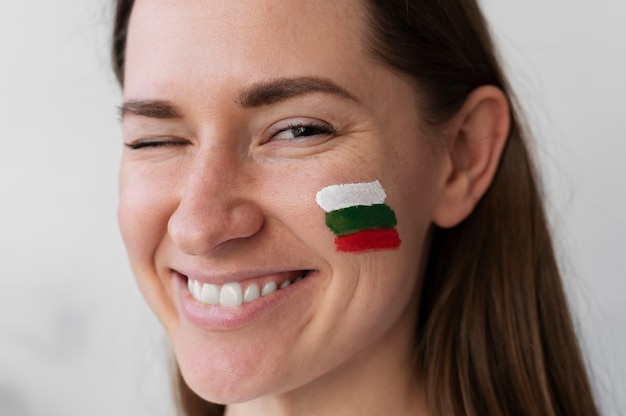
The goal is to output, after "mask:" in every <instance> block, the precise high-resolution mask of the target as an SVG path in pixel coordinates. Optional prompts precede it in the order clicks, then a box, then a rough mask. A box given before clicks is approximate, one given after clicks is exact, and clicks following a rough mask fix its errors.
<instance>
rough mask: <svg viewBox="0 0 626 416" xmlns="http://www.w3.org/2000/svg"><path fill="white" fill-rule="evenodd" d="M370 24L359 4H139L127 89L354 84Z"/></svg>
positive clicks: (150, 0)
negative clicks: (307, 80)
mask: <svg viewBox="0 0 626 416" xmlns="http://www.w3.org/2000/svg"><path fill="white" fill-rule="evenodd" d="M365 22H366V14H365V9H364V6H363V4H362V2H361V1H360V0H341V1H336V0H315V1H302V0H238V1H233V0H213V1H210V2H209V1H204V0H176V1H173V0H138V1H137V2H136V4H135V7H134V9H133V12H132V16H131V21H130V25H129V33H128V41H127V50H126V73H125V79H126V87H127V88H130V89H132V88H142V89H144V90H145V89H146V88H155V87H156V83H163V82H166V83H170V85H171V84H173V83H176V82H177V80H178V81H182V80H185V81H186V84H187V85H189V84H190V83H194V84H196V85H195V87H194V88H197V87H201V85H198V84H203V83H207V85H210V84H212V83H214V81H215V80H225V79H233V80H235V79H240V80H241V79H247V80H248V81H249V82H255V81H259V80H263V79H268V78H276V77H286V76H302V75H321V76H328V75H329V74H333V73H335V74H336V75H337V76H338V77H340V78H341V77H345V78H346V79H350V78H352V77H354V75H355V73H357V72H360V71H362V69H363V62H362V61H363V60H367V59H368V58H369V57H368V54H366V53H365V48H366V47H365V41H364V38H365V36H364V35H365V32H366V27H365ZM190 81H193V82H190ZM179 87H181V86H179Z"/></svg>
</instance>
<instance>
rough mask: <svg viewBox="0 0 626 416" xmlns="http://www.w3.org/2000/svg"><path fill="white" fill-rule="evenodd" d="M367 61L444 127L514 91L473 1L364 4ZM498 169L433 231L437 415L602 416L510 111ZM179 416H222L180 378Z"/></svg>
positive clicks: (428, 343) (426, 338)
mask: <svg viewBox="0 0 626 416" xmlns="http://www.w3.org/2000/svg"><path fill="white" fill-rule="evenodd" d="M366 3H367V7H368V8H369V12H370V13H369V16H370V20H371V21H370V28H371V30H370V33H369V41H370V45H371V52H372V54H373V55H374V56H375V57H377V58H378V59H379V60H380V61H381V62H383V63H384V64H385V65H388V66H389V67H391V68H393V69H394V70H398V71H401V72H403V73H406V74H408V75H410V76H411V77H412V79H413V80H414V81H415V83H416V90H417V91H418V92H419V93H418V96H419V99H420V107H421V108H420V111H423V113H424V114H425V115H426V120H427V121H428V122H429V123H430V124H431V125H432V126H433V127H436V126H437V125H441V124H443V123H445V122H446V121H447V120H449V119H450V118H451V117H452V115H454V114H455V113H456V111H457V110H458V109H459V108H460V107H461V105H462V104H463V102H464V101H465V98H466V97H467V95H468V94H469V93H470V92H471V91H473V90H474V89H476V88H477V87H479V86H482V85H494V86H496V87H498V88H500V89H501V90H502V91H504V93H505V94H506V95H507V96H508V97H509V100H510V101H511V104H513V99H512V94H511V92H510V88H509V86H508V85H507V82H506V79H505V77H504V75H503V73H502V70H501V68H500V66H499V64H498V60H497V58H496V56H495V52H494V51H495V49H494V46H493V43H492V40H491V37H490V35H489V33H488V30H487V25H486V23H485V20H484V17H483V15H482V13H481V11H480V9H479V7H478V5H477V4H476V1H475V0H420V1H409V0H369V1H368V2H366ZM132 6H133V1H132V0H118V1H117V14H116V18H115V26H114V34H113V66H114V70H115V73H116V75H117V78H118V80H119V81H120V83H121V84H123V81H124V77H123V72H124V50H125V43H126V31H127V27H128V20H129V16H130V12H131V9H132ZM511 117H512V125H511V130H510V133H509V137H508V142H507V145H506V148H505V150H504V153H503V155H502V159H501V162H500V166H499V168H498V171H497V173H496V175H495V178H494V180H493V183H492V184H491V187H490V188H489V190H488V191H487V193H486V194H485V195H484V197H483V198H482V200H481V201H480V202H479V204H478V205H477V206H476V208H475V210H474V211H473V213H472V214H471V215H470V216H469V217H468V218H467V219H466V220H465V221H463V222H462V223H461V224H459V225H457V226H456V227H453V228H450V229H442V228H436V229H435V231H434V234H433V240H432V246H431V253H430V258H429V263H428V267H427V270H426V274H425V277H424V282H423V290H422V295H421V300H420V309H419V319H418V326H417V328H416V332H415V334H416V336H415V354H416V356H415V358H416V367H417V368H418V369H419V370H418V371H419V372H420V376H421V377H422V378H423V380H424V384H425V386H426V393H427V398H428V401H429V405H430V407H431V409H432V411H433V413H434V414H435V415H451V414H466V415H475V416H478V415H507V416H509V415H581V416H583V415H584V416H592V415H597V414H598V411H597V409H596V406H595V403H594V400H593V395H592V392H591V388H590V385H589V381H588V378H587V374H586V370H585V366H584V363H583V360H582V357H581V354H580V350H579V347H578V344H577V339H576V335H575V332H574V329H573V326H572V322H571V318H570V314H569V310H568V306H567V302H566V299H565V296H564V293H563V288H562V284H561V278H560V274H559V270H558V267H557V264H556V260H555V255H554V251H553V248H552V242H551V238H550V232H549V227H548V224H547V221H546V216H545V213H544V208H543V203H542V199H541V196H540V192H539V189H538V185H537V179H536V174H535V169H534V167H533V164H532V161H531V158H530V156H529V154H528V151H527V148H526V145H525V140H524V134H523V132H522V129H521V125H520V123H519V118H518V116H517V114H516V110H515V108H514V107H513V108H512V111H511ZM176 378H177V386H178V387H177V391H178V398H179V403H180V404H181V409H183V411H184V412H185V414H186V415H189V416H196V415H221V414H223V409H224V407H223V406H216V405H212V404H209V403H207V402H205V401H203V400H202V399H201V398H199V397H198V396H197V395H195V394H194V393H192V392H191V390H189V388H188V387H187V386H186V385H185V383H184V381H183V380H182V377H181V376H180V372H179V371H178V370H176Z"/></svg>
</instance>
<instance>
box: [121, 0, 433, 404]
mask: <svg viewBox="0 0 626 416" xmlns="http://www.w3.org/2000/svg"><path fill="white" fill-rule="evenodd" d="M365 33H366V27H365V17H364V10H363V6H362V5H361V3H360V2H358V1H356V0H354V1H342V2H335V1H333V0H320V1H316V2H302V1H298V0H259V1H237V2H233V1H230V0H219V1H212V2H210V3H207V2H201V1H191V0H185V1H176V2H172V1H165V0H152V1H146V0H139V1H138V2H137V3H136V5H135V8H134V11H133V14H132V19H131V23H130V28H129V33H128V45H127V51H126V69H125V86H124V101H125V104H124V107H123V131H124V141H125V143H126V144H127V146H126V147H125V149H124V155H123V160H122V166H121V191H120V206H119V222H120V227H121V230H122V234H123V238H124V241H125V244H126V246H127V249H128V254H129V257H130V262H131V265H132V268H133V271H134V273H135V275H136V278H137V281H138V284H139V287H140V289H141V291H142V293H143V295H144V296H145V298H146V300H147V302H148V303H149V305H150V306H151V308H152V309H153V311H154V313H155V314H156V315H157V316H158V318H159V319H160V320H161V322H162V323H163V325H164V326H165V328H166V330H167V333H168V335H169V337H170V338H171V340H172V343H173V348H174V351H175V354H176V356H177V359H178V362H179V365H180V367H181V371H182V373H183V375H184V377H185V379H186V380H187V382H188V383H189V384H190V386H191V387H192V388H193V389H194V390H195V391H196V392H197V393H199V394H200V395H201V396H203V397H204V398H206V399H209V400H212V401H216V402H221V403H228V402H237V401H245V400H249V399H252V398H255V397H259V396H263V395H268V394H273V393H280V392H286V391H290V390H293V389H296V388H298V387H301V386H305V385H307V383H310V382H312V381H314V380H321V379H324V377H337V376H339V375H341V374H348V373H350V371H352V369H353V368H354V366H356V365H357V362H359V360H362V359H363V358H364V357H366V356H368V357H371V356H372V355H373V354H382V351H387V352H389V351H394V350H395V351H400V350H404V349H405V347H404V346H403V345H404V344H408V343H409V339H410V338H411V337H412V333H413V328H414V323H415V314H416V307H417V304H416V301H415V299H416V292H417V291H419V276H420V268H421V263H422V252H423V251H424V250H423V248H424V244H425V240H426V239H427V233H428V230H429V228H430V224H431V222H432V214H433V207H434V205H435V202H436V200H437V197H438V193H439V191H440V188H441V186H442V185H441V183H442V181H441V176H442V175H441V173H440V171H441V166H440V165H441V162H440V159H439V158H438V156H437V153H436V152H435V151H434V149H435V148H436V146H434V145H433V143H428V140H429V139H428V138H426V137H424V134H423V128H422V126H421V124H420V118H419V113H418V111H417V110H416V108H417V106H416V102H415V101H416V100H415V96H414V92H413V91H414V90H413V88H412V86H411V85H410V83H409V82H408V81H407V79H405V78H403V77H401V76H399V75H398V74H396V73H394V72H392V71H391V70H390V69H388V68H386V67H384V66H383V65H381V64H380V63H378V62H377V61H375V60H374V59H373V58H372V57H371V56H370V55H369V54H368V52H367V44H366V36H365ZM430 140H432V139H430ZM373 181H379V182H380V184H381V185H382V187H383V188H384V190H385V191H386V194H387V197H386V199H385V201H384V203H385V204H386V205H387V206H388V207H390V208H391V210H393V211H394V212H395V217H396V219H397V226H396V227H395V228H396V230H397V232H398V234H399V238H400V240H401V243H400V245H399V247H396V246H395V245H394V244H391V245H390V246H389V247H388V248H383V249H378V250H364V251H358V250H357V251H350V250H348V251H340V250H339V249H338V248H337V246H336V244H335V235H334V234H333V232H331V230H330V229H329V227H328V226H327V224H326V217H325V212H324V210H323V209H322V208H321V207H320V206H319V205H318V203H317V202H316V194H317V193H318V192H319V191H320V190H322V189H323V188H325V187H328V186H331V185H337V184H346V183H363V182H373ZM361 196H363V195H361ZM366 196H367V195H366ZM339 197H340V196H337V195H335V196H331V199H333V198H335V200H336V199H337V198H339ZM368 215H369V214H368ZM369 219H370V220H372V221H375V220H376V217H375V215H374V216H373V217H370V218H369ZM298 277H304V279H302V280H299V281H297V282H296V279H297V278H298ZM189 279H192V281H191V284H189ZM286 280H289V281H290V282H291V285H290V286H288V287H285V288H283V289H279V290H277V291H275V292H273V293H269V294H267V295H265V296H261V297H258V298H256V299H254V297H255V294H254V291H255V290H254V289H253V288H251V289H250V291H251V292H252V294H250V293H249V294H248V295H249V296H250V297H251V299H254V300H252V301H250V302H247V303H244V304H242V305H241V306H232V303H239V301H240V299H239V298H238V295H237V292H238V290H240V289H241V291H242V292H245V291H246V289H247V288H248V287H252V286H253V285H254V286H256V287H257V288H258V289H259V290H262V289H263V287H264V286H266V285H267V284H268V283H269V287H271V286H272V284H271V283H272V282H274V283H276V284H277V286H281V285H282V284H283V283H284V282H285V281H286ZM194 281H195V282H194ZM196 282H197V283H196ZM205 284H206V286H203V285H205ZM211 285H213V286H211ZM189 286H191V287H192V289H191V291H193V290H194V289H193V287H194V286H196V289H195V290H197V291H198V293H196V298H200V300H197V299H196V298H194V296H192V294H191V293H190V289H189ZM268 290H269V289H268ZM212 293H213V294H214V295H212ZM220 293H221V300H219V299H220ZM215 302H218V304H217V305H213V304H210V303H215ZM219 302H221V303H222V304H219Z"/></svg>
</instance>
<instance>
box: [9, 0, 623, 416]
mask: <svg viewBox="0 0 626 416" xmlns="http://www.w3.org/2000/svg"><path fill="white" fill-rule="evenodd" d="M483 4H484V7H485V11H486V14H487V15H488V18H489V20H490V21H491V22H492V25H493V31H494V34H495V35H496V38H497V42H498V44H499V45H500V46H501V49H502V53H503V56H504V58H505V62H506V66H507V69H508V71H509V73H510V74H511V77H512V81H513V85H514V86H515V88H516V90H517V92H518V95H519V97H520V101H521V102H522V105H523V106H524V108H525V109H526V113H527V115H528V120H529V124H530V125H531V127H532V129H533V132H534V134H535V137H536V146H535V151H536V153H537V155H538V157H539V159H540V161H541V163H542V171H543V174H544V177H545V182H546V184H547V189H546V193H547V196H548V198H549V210H550V217H551V219H552V222H553V226H554V228H555V231H556V237H557V238H556V240H557V246H558V250H559V253H560V258H561V263H562V266H563V270H564V274H565V280H566V285H567V287H568V291H569V293H570V297H571V301H572V304H573V305H574V307H575V315H576V316H575V321H576V325H577V328H578V330H579V332H580V334H581V336H582V339H583V344H584V348H585V356H586V359H587V360H588V363H589V366H590V369H591V373H592V378H593V382H594V386H595V389H596V393H597V397H598V400H599V402H600V404H601V406H602V409H603V414H606V415H621V414H624V412H626V295H625V294H624V291H625V290H626V279H625V278H626V273H625V272H624V265H623V264H624V258H625V257H626V250H625V249H626V181H625V180H624V176H625V175H626V168H625V167H624V163H623V159H624V158H625V156H626V137H625V134H624V128H623V125H622V122H623V120H624V118H626V105H625V104H624V100H625V99H626V81H625V77H626V75H625V74H626V52H625V51H626V46H625V45H626V1H623V0H596V1H594V2H590V1H588V0H569V1H564V0H541V1H540V0H525V1H517V2H515V4H513V2H504V1H496V0H484V2H483ZM109 9H110V4H109V3H108V2H107V1H104V0H56V1H53V2H52V1H46V0H31V1H28V2H26V1H24V2H18V1H2V2H1V3H0V198H1V199H0V202H1V203H0V274H1V275H2V277H1V278H0V415H2V416H34V415H36V416H56V415H59V416H61V415H65V416H67V415H70V416H73V415H134V416H141V415H146V416H147V415H151V416H153V415H157V416H158V415H170V414H172V409H171V407H170V401H169V396H168V394H169V393H168V389H167V369H166V367H167V353H166V352H165V351H166V345H167V343H166V341H165V337H164V335H163V334H162V332H161V330H160V328H159V327H158V325H157V323H156V322H155V319H154V318H153V317H152V316H151V314H150V313H149V311H148V310H147V308H146V306H145V305H144V304H143V301H142V299H141V297H140V295H139V293H138V291H137V289H136V288H135V286H134V282H133V280H132V277H131V275H130V273H129V270H128V266H127V262H126V259H125V257H124V251H123V247H122V244H121V241H120V238H119V236H118V232H117V225H116V220H115V209H116V198H117V194H116V187H117V183H116V181H117V179H116V175H117V165H118V159H119V153H120V150H121V139H120V131H119V127H118V122H117V114H116V105H117V104H118V102H119V91H118V88H117V86H116V85H115V83H114V80H113V76H112V75H111V73H110V71H109V62H108V45H107V36H108V31H109V26H110V10H109Z"/></svg>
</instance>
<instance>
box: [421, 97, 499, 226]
mask: <svg viewBox="0 0 626 416" xmlns="http://www.w3.org/2000/svg"><path fill="white" fill-rule="evenodd" d="M510 124H511V116H510V108H509V103H508V100H507V98H506V96H505V95H504V93H503V92H502V91H501V90H500V89H499V88H496V87H493V86H483V87H480V88H478V89H476V90H474V91H473V92H472V93H471V94H470V95H469V96H468V97H467V99H466V100H465V103H464V104H463V107H462V108H461V109H460V110H459V111H458V113H457V114H456V115H455V116H454V118H453V120H452V121H451V123H450V124H449V125H448V127H447V128H446V130H445V136H446V144H447V146H446V150H445V154H444V155H443V157H444V159H443V165H442V166H443V168H442V173H441V176H440V178H441V179H440V184H441V191H440V194H439V198H438V199H437V202H436V204H435V207H434V212H433V221H434V223H435V224H437V225H438V226H440V227H443V228H448V227H453V226H455V225H457V224H458V223H460V222H461V221H463V220H464V219H465V218H466V217H467V216H468V215H469V214H470V213H471V212H472V210H473V209H474V207H475V206H476V204H477V203H478V201H479V200H480V199H481V198H482V196H483V195H484V193H485V192H486V191H487V189H488V188H489V185H490V184H491V181H492V180H493V177H494V175H495V172H496V169H497V168H498V164H499V162H500V156H501V154H502V150H503V149H504V145H505V143H506V139H507V137H508V134H509V128H510Z"/></svg>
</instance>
